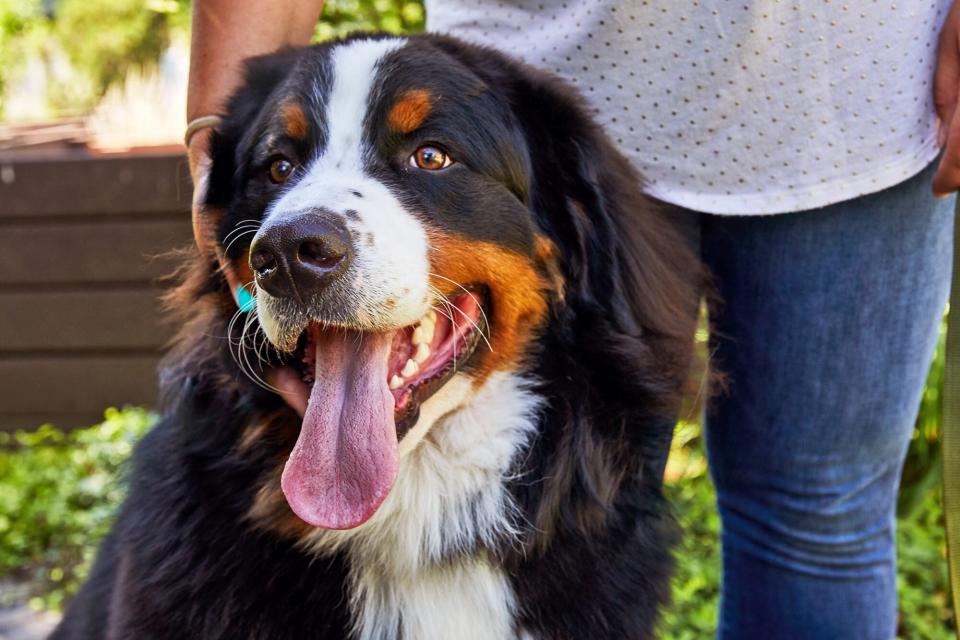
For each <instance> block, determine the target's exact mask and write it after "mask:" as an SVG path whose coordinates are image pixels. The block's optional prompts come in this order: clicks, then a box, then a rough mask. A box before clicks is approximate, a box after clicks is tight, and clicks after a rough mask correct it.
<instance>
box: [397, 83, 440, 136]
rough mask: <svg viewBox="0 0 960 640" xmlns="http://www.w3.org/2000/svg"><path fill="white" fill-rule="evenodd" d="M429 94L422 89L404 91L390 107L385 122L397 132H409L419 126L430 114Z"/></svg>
mask: <svg viewBox="0 0 960 640" xmlns="http://www.w3.org/2000/svg"><path fill="white" fill-rule="evenodd" d="M430 109H431V103H430V94H429V93H427V92H426V91H424V90H423V89H411V90H410V91H406V92H404V94H403V95H402V96H400V99H399V100H397V101H396V102H395V103H394V105H393V107H391V109H390V115H388V116H387V123H388V124H389V125H390V128H391V129H393V130H394V131H396V132H398V133H410V132H411V131H414V130H415V129H417V128H419V127H420V125H422V124H423V121H424V120H426V119H427V116H429V115H430Z"/></svg>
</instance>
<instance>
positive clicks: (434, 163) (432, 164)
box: [410, 144, 453, 171]
mask: <svg viewBox="0 0 960 640" xmlns="http://www.w3.org/2000/svg"><path fill="white" fill-rule="evenodd" d="M452 164H453V158H451V157H450V156H449V155H447V152H446V151H444V150H443V149H441V148H440V147H437V146H434V145H431V144H427V145H424V146H422V147H420V148H419V149H417V150H416V151H415V152H414V154H413V155H412V156H410V166H411V167H417V168H418V169H426V170H427V171H438V170H440V169H446V168H447V167H449V166H450V165H452Z"/></svg>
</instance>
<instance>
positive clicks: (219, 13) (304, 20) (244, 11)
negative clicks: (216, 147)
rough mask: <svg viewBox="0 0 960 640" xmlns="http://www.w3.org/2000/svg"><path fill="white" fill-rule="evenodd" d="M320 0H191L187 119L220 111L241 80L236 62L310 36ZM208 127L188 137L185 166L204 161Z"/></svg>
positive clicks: (302, 42)
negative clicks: (242, 0)
mask: <svg viewBox="0 0 960 640" xmlns="http://www.w3.org/2000/svg"><path fill="white" fill-rule="evenodd" d="M322 7H323V0H272V1H271V2H237V1H235V0H196V2H194V4H193V31H192V38H191V43H190V79H189V84H188V86H187V121H188V122H190V121H193V120H195V119H196V118H200V117H202V116H207V115H213V114H217V113H220V109H221V108H222V106H223V103H224V101H225V100H226V99H227V98H228V97H229V96H230V93H231V92H232V91H233V90H234V89H235V88H236V87H237V85H238V84H239V83H240V81H241V73H242V70H243V68H242V65H241V62H242V61H243V60H244V59H245V58H249V57H250V56H256V55H260V54H264V53H270V52H272V51H276V50H277V49H279V48H281V47H284V46H297V45H305V44H307V43H308V42H310V36H311V35H312V34H313V29H314V26H316V24H317V20H318V18H319V17H320V10H321V8H322ZM208 135H209V131H206V130H201V131H198V132H197V134H196V135H194V136H193V137H192V138H191V140H190V148H189V149H188V151H189V154H190V170H191V172H192V173H193V175H194V178H196V177H197V174H196V171H197V169H198V168H199V167H200V166H201V165H205V162H203V160H205V159H202V158H201V157H200V156H201V155H202V154H204V153H205V152H206V144H205V140H206V138H207V136H208Z"/></svg>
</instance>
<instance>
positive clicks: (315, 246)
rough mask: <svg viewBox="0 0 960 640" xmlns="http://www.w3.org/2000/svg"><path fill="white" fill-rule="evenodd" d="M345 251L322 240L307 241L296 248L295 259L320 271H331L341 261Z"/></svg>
mask: <svg viewBox="0 0 960 640" xmlns="http://www.w3.org/2000/svg"><path fill="white" fill-rule="evenodd" d="M344 254H345V251H344V250H342V249H340V248H338V247H335V246H333V245H332V244H328V243H327V242H324V241H322V240H307V241H306V242H303V243H301V244H300V246H299V247H298V248H297V259H298V260H300V262H301V263H303V264H309V265H312V266H314V267H318V268H320V269H333V268H334V267H335V266H337V264H339V263H340V261H341V260H342V259H343V256H344Z"/></svg>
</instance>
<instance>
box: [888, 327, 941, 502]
mask: <svg viewBox="0 0 960 640" xmlns="http://www.w3.org/2000/svg"><path fill="white" fill-rule="evenodd" d="M946 340H947V322H946V318H944V319H943V321H942V322H941V323H940V335H939V339H938V341H937V349H936V351H935V352H934V357H933V363H932V364H931V365H930V374H929V376H928V378H927V386H926V388H925V389H924V391H923V398H922V399H921V401H920V413H919V415H918V416H917V425H916V429H914V432H913V439H912V440H911V442H910V450H909V452H908V453H907V459H906V462H905V463H904V467H903V480H902V483H901V484H902V487H901V490H900V499H899V504H898V505H897V507H898V512H899V514H900V515H901V516H902V517H905V516H909V515H910V514H911V513H912V511H913V510H914V509H916V508H917V506H918V505H919V504H920V502H922V501H923V499H924V496H925V495H926V494H927V492H929V491H930V489H932V488H934V487H937V486H939V485H940V480H941V477H942V470H943V469H942V464H941V462H942V458H941V449H940V424H941V407H942V401H941V392H942V390H943V366H944V361H945V359H946Z"/></svg>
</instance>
